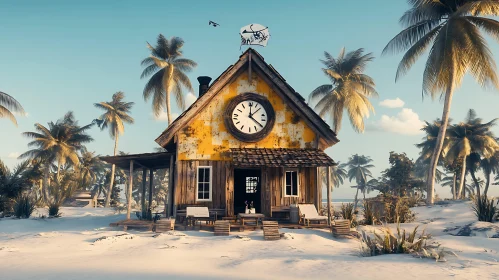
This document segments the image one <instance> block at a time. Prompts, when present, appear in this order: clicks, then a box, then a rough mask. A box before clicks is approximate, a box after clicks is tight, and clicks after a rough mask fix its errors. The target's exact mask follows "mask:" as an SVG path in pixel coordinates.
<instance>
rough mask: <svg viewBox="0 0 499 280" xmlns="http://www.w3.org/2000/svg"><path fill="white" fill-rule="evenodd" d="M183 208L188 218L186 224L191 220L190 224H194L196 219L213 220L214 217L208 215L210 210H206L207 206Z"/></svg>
mask: <svg viewBox="0 0 499 280" xmlns="http://www.w3.org/2000/svg"><path fill="white" fill-rule="evenodd" d="M185 210H186V211H185V212H186V213H185V214H186V217H187V220H188V222H187V224H189V221H192V225H195V224H196V222H198V221H206V222H213V221H214V219H213V218H212V217H210V211H209V210H208V207H187V208H186V209H185Z"/></svg>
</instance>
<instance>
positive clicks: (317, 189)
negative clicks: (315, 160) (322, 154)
mask: <svg viewBox="0 0 499 280" xmlns="http://www.w3.org/2000/svg"><path fill="white" fill-rule="evenodd" d="M315 175H316V178H315V207H316V208H317V211H321V208H322V201H321V195H320V194H321V192H322V187H321V186H322V184H321V182H322V181H321V177H320V170H319V167H316V168H315Z"/></svg>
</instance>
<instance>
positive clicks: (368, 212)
mask: <svg viewBox="0 0 499 280" xmlns="http://www.w3.org/2000/svg"><path fill="white" fill-rule="evenodd" d="M373 210H374V209H373V205H372V203H369V202H368V201H367V200H364V224H366V225H374V224H375V223H376V222H377V221H379V217H378V216H377V215H376V213H375V212H374V211H373Z"/></svg>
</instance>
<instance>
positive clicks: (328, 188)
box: [326, 166, 332, 225]
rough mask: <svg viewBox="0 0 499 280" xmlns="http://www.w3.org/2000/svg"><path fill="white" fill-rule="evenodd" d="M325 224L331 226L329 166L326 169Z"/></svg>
mask: <svg viewBox="0 0 499 280" xmlns="http://www.w3.org/2000/svg"><path fill="white" fill-rule="evenodd" d="M326 175H327V222H328V225H331V216H332V215H331V166H328V167H327V172H326Z"/></svg>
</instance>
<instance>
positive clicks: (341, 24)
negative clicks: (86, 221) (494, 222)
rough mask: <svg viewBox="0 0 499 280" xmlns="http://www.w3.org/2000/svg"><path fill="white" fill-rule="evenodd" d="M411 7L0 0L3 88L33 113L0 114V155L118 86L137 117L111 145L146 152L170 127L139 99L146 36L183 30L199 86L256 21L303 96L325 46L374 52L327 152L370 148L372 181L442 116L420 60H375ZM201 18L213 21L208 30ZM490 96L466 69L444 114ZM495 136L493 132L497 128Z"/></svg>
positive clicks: (390, 0) (481, 106) (341, 193)
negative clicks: (360, 105) (403, 65)
mask: <svg viewBox="0 0 499 280" xmlns="http://www.w3.org/2000/svg"><path fill="white" fill-rule="evenodd" d="M381 3H382V4H381ZM407 9H408V6H407V4H406V3H405V1H400V0H383V1H372V0H362V1H255V0H254V1H250V2H240V1H202V2H201V1H152V0H151V1H147V2H144V1H123V0H120V1H94V0H87V1H0V36H1V37H0V38H1V39H0V65H1V67H0V90H2V91H4V92H7V93H9V94H11V95H13V96H14V97H15V98H16V99H17V100H18V101H19V102H21V103H22V104H23V106H24V108H25V110H26V111H27V112H28V114H29V116H28V117H21V118H18V122H19V127H18V128H16V127H15V126H13V125H12V124H11V123H10V122H9V121H7V120H5V119H3V120H0V125H1V126H2V134H3V135H2V136H4V137H2V138H1V140H0V141H1V145H0V158H1V159H2V160H4V161H5V162H6V163H7V164H8V165H9V166H14V165H15V164H16V163H17V160H16V159H14V158H13V157H14V156H15V155H16V154H17V153H22V152H24V151H25V150H26V149H27V143H28V141H27V139H25V138H23V137H22V136H21V132H24V131H31V130H32V129H33V124H34V123H36V122H39V123H41V124H44V125H45V124H46V123H47V122H49V121H55V120H57V119H58V118H60V117H62V116H63V115H64V113H66V112H67V111H68V110H72V111H74V113H75V115H76V117H77V118H78V119H79V120H80V123H81V124H86V123H89V122H91V121H92V120H93V119H95V118H96V117H98V116H99V114H100V112H99V111H98V110H97V109H96V108H94V107H93V103H95V102H100V101H106V100H109V99H110V98H111V95H112V94H113V93H114V92H116V91H124V92H125V94H126V99H127V100H129V101H133V102H135V103H136V105H135V107H134V108H133V117H134V118H135V120H136V123H135V125H133V126H127V127H126V131H125V135H124V136H123V137H122V138H121V139H120V146H119V149H120V150H122V151H126V152H130V153H138V152H149V151H152V150H153V148H154V147H156V146H157V145H156V143H155V142H154V139H155V138H156V137H157V136H158V135H159V134H160V133H161V131H162V130H164V129H165V128H166V125H167V123H166V122H164V121H161V120H155V119H154V118H153V116H152V114H151V104H150V103H145V102H144V100H143V98H142V89H143V86H144V84H145V80H141V79H140V74H141V71H142V68H141V66H140V61H141V60H142V59H143V58H145V57H146V56H148V55H149V53H148V50H147V48H146V41H149V42H151V43H154V42H155V39H156V37H157V35H158V34H159V33H162V34H164V35H165V36H167V37H170V36H179V37H182V38H183V39H184V40H185V45H184V55H185V57H187V58H190V59H193V60H195V61H196V62H198V64H199V66H198V67H197V68H196V69H195V70H194V71H193V72H192V73H190V75H189V77H190V79H191V81H192V83H193V85H194V88H196V89H197V81H196V77H198V76H201V75H208V76H211V77H213V78H216V77H217V76H218V75H220V74H221V73H222V72H223V71H224V70H225V69H226V68H227V67H228V66H229V65H231V64H233V63H234V62H235V61H236V60H237V59H238V57H239V55H240V54H241V52H242V51H244V48H243V49H242V50H240V49H239V43H240V39H239V34H238V33H239V29H240V28H241V27H242V26H244V25H247V24H250V23H260V24H263V25H266V26H269V29H270V33H271V39H270V41H269V44H268V46H267V47H266V48H261V47H257V48H256V49H257V51H258V52H260V53H261V54H262V55H263V56H264V57H265V60H266V61H267V62H268V63H271V64H272V65H273V66H274V67H275V68H276V69H277V70H278V71H279V72H280V73H281V75H282V76H283V77H284V78H285V79H286V80H287V81H288V82H289V84H290V85H291V86H293V87H294V88H295V90H296V91H298V92H299V93H301V94H302V95H303V96H304V97H307V96H308V94H309V93H310V92H311V91H312V90H313V89H314V88H315V87H317V86H319V85H322V84H324V83H327V82H328V80H327V78H326V77H325V76H324V75H323V74H322V72H321V70H320V68H321V66H322V65H321V64H320V62H319V59H320V58H322V56H323V52H324V51H328V52H330V53H332V54H334V55H336V54H337V53H338V52H339V50H340V49H341V48H342V47H346V48H347V50H353V49H357V48H365V49H366V51H368V52H373V55H374V56H375V57H376V59H375V60H374V62H373V63H371V64H370V65H369V67H368V69H367V71H366V73H367V74H368V75H370V76H372V77H373V78H374V79H375V81H376V84H377V90H378V92H379V93H380V97H379V99H374V100H373V101H372V102H373V104H374V105H375V108H376V114H375V115H374V116H371V117H370V118H369V119H368V120H367V121H366V122H367V125H368V129H367V130H366V132H365V133H364V134H357V133H355V132H354V131H353V130H352V129H351V127H350V124H349V123H348V118H345V121H344V123H343V127H342V130H341V131H340V132H339V135H338V137H339V139H340V141H341V142H340V143H339V144H337V145H335V146H334V147H332V148H330V149H328V150H327V152H328V154H330V155H331V156H332V157H333V158H334V159H335V160H337V161H341V162H345V161H346V160H347V159H348V157H349V156H350V155H352V154H355V153H358V154H364V155H369V156H371V157H372V159H373V160H374V164H375V166H376V168H374V169H373V174H374V175H375V176H376V177H377V176H378V175H379V174H380V172H381V171H382V170H384V169H385V168H387V167H388V155H389V152H390V151H395V152H406V153H407V154H408V155H409V157H411V158H414V159H415V158H416V157H417V153H418V150H417V149H416V148H415V147H414V143H417V142H418V141H420V139H421V137H422V134H417V133H418V127H419V125H420V123H421V121H423V120H433V119H435V118H437V117H440V116H441V112H442V103H441V102H439V100H435V101H432V100H431V99H430V98H428V97H426V98H424V100H422V98H421V77H422V70H423V65H424V59H425V57H423V59H421V60H420V61H419V62H418V63H417V64H416V65H415V66H414V67H413V69H412V70H411V71H410V72H409V74H408V75H407V76H405V77H404V78H402V79H401V80H400V81H398V82H397V83H395V81H394V78H395V71H396V68H397V65H398V62H399V60H400V58H401V55H394V56H381V51H382V50H383V48H384V46H385V45H386V43H387V42H388V41H389V40H390V39H391V38H392V37H393V36H394V35H396V34H397V33H398V32H399V31H400V30H401V27H400V26H399V24H398V19H399V17H400V16H401V15H402V13H403V12H404V11H405V10H407ZM209 20H213V21H215V22H217V23H219V24H220V26H219V27H217V28H213V27H211V26H208V21H209ZM489 44H490V46H491V49H492V52H493V53H494V54H498V53H499V46H498V44H497V42H495V41H492V40H490V39H489ZM496 58H497V55H496ZM194 94H195V95H196V96H197V92H196V93H194ZM397 98H399V99H401V100H402V101H403V103H404V105H403V106H402V107H398V108H387V107H383V106H381V105H380V104H379V103H380V102H382V101H384V100H386V99H389V100H394V99H397ZM387 103H391V104H392V105H393V103H400V102H387ZM498 104H499V93H497V92H494V91H491V90H489V91H485V90H482V89H481V88H480V87H479V86H478V85H477V84H476V83H475V82H474V81H473V80H472V79H471V78H470V77H467V78H466V79H465V80H464V83H463V86H462V87H461V88H460V89H459V90H458V91H457V93H456V95H455V97H454V100H453V103H452V109H451V110H452V111H451V117H452V118H453V119H454V120H462V119H463V118H464V116H465V114H466V111H467V110H468V109H470V108H474V109H476V110H477V111H478V114H479V116H480V117H482V118H483V119H485V120H490V119H492V118H495V117H497V116H498V114H497V109H496V108H497V105H498ZM395 105H397V104H395ZM175 110H177V113H179V111H178V109H177V108H175ZM495 132H496V133H497V134H499V129H497V128H495ZM91 134H92V136H93V137H94V139H95V141H94V142H93V143H91V144H90V145H88V147H89V149H91V150H94V151H96V152H97V153H98V154H101V155H106V154H111V153H112V149H113V141H112V139H111V138H110V137H109V134H108V133H107V132H101V131H99V130H98V129H97V128H94V129H93V130H92V131H91ZM348 186H349V184H345V185H344V186H342V187H340V188H338V189H335V190H334V193H333V195H334V196H335V197H337V198H350V197H353V195H354V191H353V190H352V189H350V188H349V187H348ZM491 188H492V191H493V192H492V194H493V195H499V188H498V187H496V186H492V187H491ZM437 193H438V194H439V195H441V196H448V193H449V191H448V190H447V189H442V188H440V187H437Z"/></svg>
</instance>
